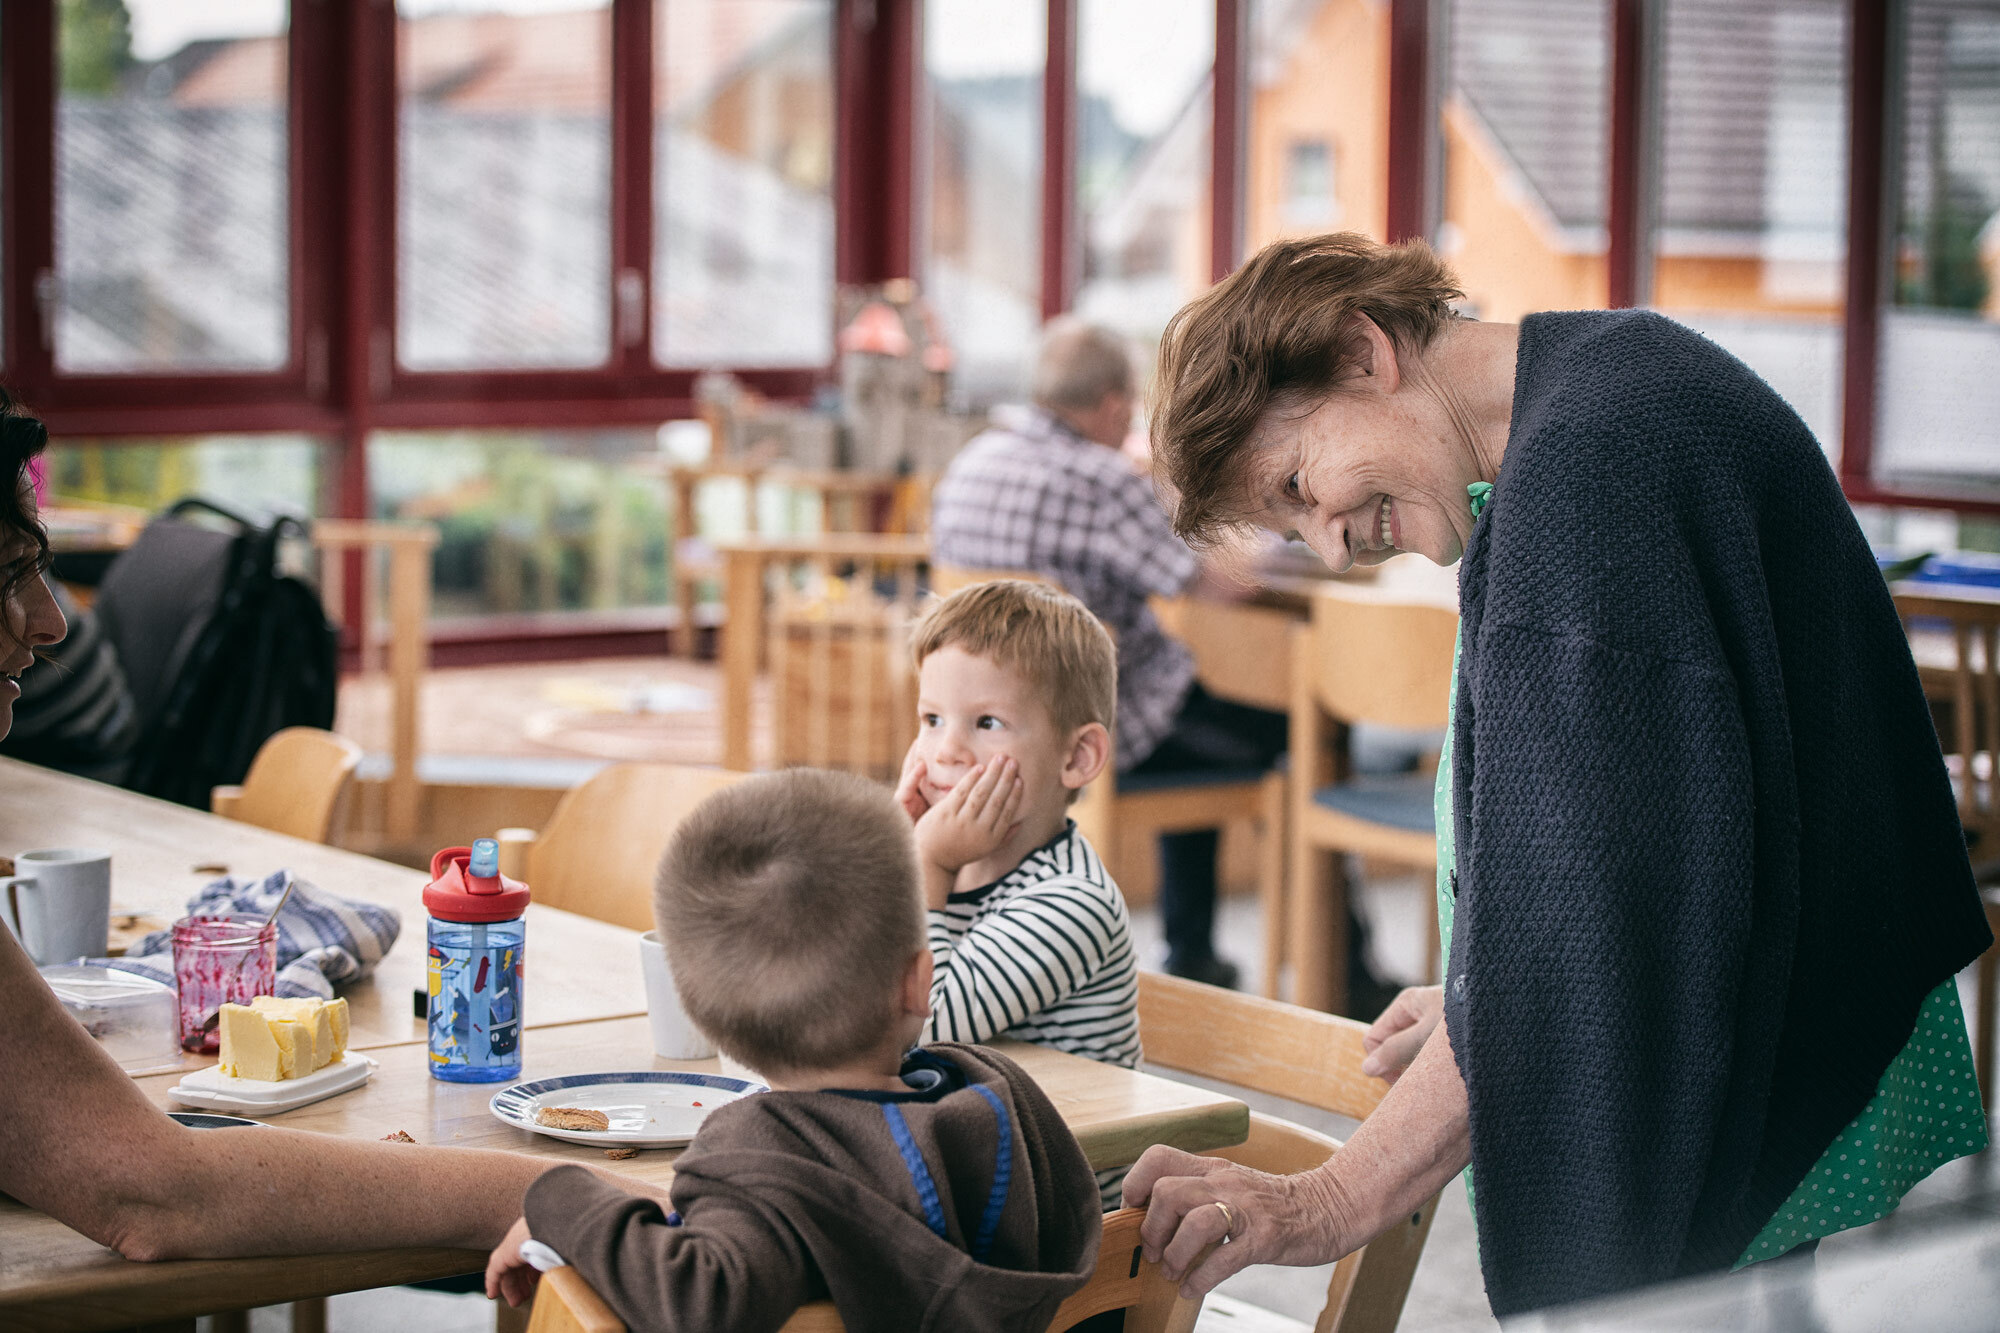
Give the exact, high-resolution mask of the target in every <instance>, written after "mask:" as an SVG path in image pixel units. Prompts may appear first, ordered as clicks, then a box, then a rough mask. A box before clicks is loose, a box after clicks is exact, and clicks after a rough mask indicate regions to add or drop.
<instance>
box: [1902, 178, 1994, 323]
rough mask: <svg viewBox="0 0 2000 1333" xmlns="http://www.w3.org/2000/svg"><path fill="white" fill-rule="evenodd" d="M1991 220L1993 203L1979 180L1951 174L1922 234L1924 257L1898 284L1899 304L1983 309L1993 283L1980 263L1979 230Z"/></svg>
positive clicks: (1945, 308)
mask: <svg viewBox="0 0 2000 1333" xmlns="http://www.w3.org/2000/svg"><path fill="white" fill-rule="evenodd" d="M1992 216H1993V205H1992V204H1991V203H1989V202H1987V199H1986V196H1985V194H1984V193H1983V192H1981V190H1980V188H1979V186H1978V185H1977V184H1976V183H1975V182H1973V181H1972V180H1970V179H1968V178H1967V177H1965V176H1961V175H1958V174H1956V173H1953V174H1949V175H1947V176H1946V177H1945V178H1944V180H1943V182H1942V188H1940V189H1939V190H1938V192H1937V197H1936V199H1935V200H1934V206H1933V207H1932V209H1931V212H1930V216H1929V217H1927V218H1924V219H1923V221H1922V224H1921V230H1920V231H1919V232H1918V234H1919V235H1920V236H1921V238H1922V249H1921V259H1920V261H1919V263H1918V264H1917V266H1916V267H1915V268H1913V269H1910V270H1908V271H1906V272H1905V273H1904V274H1903V275H1902V280H1901V282H1900V283H1899V284H1898V291H1897V293H1896V299H1897V302H1898V304H1901V305H1914V306H1928V307H1929V308H1931V309H1933V310H1981V309H1984V308H1985V305H1986V297H1987V294H1988V291H1989V289H1990V282H1989V280H1988V278H1987V275H1986V266H1985V265H1984V264H1983V263H1981V262H1980V256H1979V232H1980V229H1981V228H1982V227H1984V226H1985V225H1986V220H1987V219H1988V218H1990V217H1992Z"/></svg>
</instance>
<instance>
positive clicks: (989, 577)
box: [931, 564, 1054, 597]
mask: <svg viewBox="0 0 2000 1333" xmlns="http://www.w3.org/2000/svg"><path fill="white" fill-rule="evenodd" d="M996 579H1019V580H1021V581H1022V582H1023V583H1052V582H1053V581H1054V580H1052V579H1050V578H1048V577H1047V576H1046V575H1043V574H1037V573H1035V572H1034V571H1033V570H1028V569H966V568H964V567H962V566H960V565H938V564H933V565H932V566H931V591H932V592H934V593H936V594H937V595H938V596H940V597H949V596H951V595H952V594H953V593H955V592H957V591H958V590H959V589H960V588H970V587H971V586H972V585H973V584H975V583H992V582H993V581H994V580H996Z"/></svg>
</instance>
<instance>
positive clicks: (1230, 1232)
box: [1214, 1199, 1236, 1245]
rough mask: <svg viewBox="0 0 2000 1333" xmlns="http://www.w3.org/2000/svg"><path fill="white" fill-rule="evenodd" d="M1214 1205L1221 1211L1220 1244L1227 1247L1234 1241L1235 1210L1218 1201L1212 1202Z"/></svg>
mask: <svg viewBox="0 0 2000 1333" xmlns="http://www.w3.org/2000/svg"><path fill="white" fill-rule="evenodd" d="M1214 1203H1215V1206H1216V1207H1217V1208H1220V1209H1221V1210H1222V1243H1223V1244H1224V1245H1227V1244H1228V1243H1229V1242H1230V1241H1232V1240H1234V1239H1236V1210H1235V1209H1234V1208H1231V1207H1230V1206H1229V1205H1228V1204H1226V1203H1224V1202H1223V1201H1222V1200H1220V1199H1216V1200H1214Z"/></svg>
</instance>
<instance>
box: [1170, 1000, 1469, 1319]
mask: <svg viewBox="0 0 2000 1333" xmlns="http://www.w3.org/2000/svg"><path fill="white" fill-rule="evenodd" d="M1366 1030H1367V1029H1366V1026H1365V1025H1364V1024H1361V1023H1357V1022H1355V1021H1354V1020H1353V1019H1351V1018H1340V1017H1337V1016H1335V1015H1332V1014H1324V1013H1320V1012H1317V1011H1315V1010H1311V1009H1302V1008H1299V1007H1298V1006H1297V1005H1290V1004H1282V1003H1279V1002H1278V1001H1276V1000H1267V999H1262V998H1259V997H1257V996H1251V995H1242V994H1238V993H1237V992H1235V991H1226V990H1221V989H1218V988H1217V987H1214V986H1204V985H1202V984H1201V983H1200V982H1195V981H1184V980H1182V979H1180V978H1178V977H1169V976H1163V975H1160V974H1158V973H1154V972H1142V973H1140V974H1139V1035H1140V1036H1141V1038H1143V1039H1144V1041H1145V1043H1146V1059H1147V1061H1148V1062H1149V1063H1151V1064H1156V1065H1161V1066H1163V1067H1165V1068H1167V1069H1173V1070H1178V1071H1181V1072H1183V1073H1188V1074H1193V1075H1196V1076H1197V1077H1200V1078H1207V1079H1214V1080H1216V1081H1218V1082H1222V1083H1229V1084H1233V1085H1235V1086H1237V1087H1242V1088H1252V1089H1255V1090H1256V1091H1258V1092H1264V1093H1269V1094H1270V1095H1272V1096H1274V1097H1284V1098H1288V1099H1289V1100H1291V1101H1295V1102H1303V1103H1305V1104H1306V1105H1308V1106H1313V1107H1317V1108H1319V1109H1320V1110H1323V1111H1331V1112H1333V1113H1334V1114H1336V1115H1344V1116H1347V1117H1349V1118H1350V1119H1354V1120H1365V1119H1367V1118H1368V1116H1369V1115H1370V1114H1372V1113H1373V1112H1374V1110H1375V1108H1376V1107H1377V1106H1378V1105H1380V1104H1381V1101H1382V1098H1383V1096H1384V1095H1385V1094H1386V1093H1387V1092H1388V1091H1389V1085H1388V1084H1387V1083H1385V1082H1383V1081H1382V1080H1381V1079H1377V1078H1370V1077H1368V1076H1367V1075H1365V1074H1363V1073H1362V1072H1361V1059H1362V1054H1363V1052H1362V1049H1361V1034H1362V1033H1363V1032H1365V1031H1366ZM1339 1150H1340V1141H1339V1140H1337V1139H1332V1138H1329V1137H1327V1136H1326V1135H1324V1134H1319V1133H1315V1132H1314V1131H1312V1130H1310V1129H1306V1128H1305V1127H1303V1126H1301V1125H1294V1124H1292V1123H1290V1122H1289V1121H1285V1120H1279V1119H1277V1118H1276V1117H1273V1116H1268V1115H1263V1114H1261V1113H1252V1115H1251V1117H1250V1137H1249V1138H1248V1139H1247V1140H1245V1141H1244V1142H1243V1143H1241V1144H1238V1145H1237V1146H1235V1147H1233V1148H1220V1149H1217V1150H1216V1151H1214V1152H1212V1153H1210V1154H1208V1155H1209V1156H1212V1157H1221V1158H1225V1159H1227V1160H1229V1161H1232V1162H1236V1163H1239V1164H1241V1165H1243V1166H1247V1167H1251V1168H1253V1169H1255V1170H1258V1171H1268V1172H1271V1173H1273V1174H1275V1175H1293V1174H1296V1173H1297V1172H1300V1171H1310V1170H1312V1169H1313V1168H1315V1167H1317V1166H1320V1165H1322V1164H1323V1163H1325V1162H1326V1160H1327V1159H1328V1158H1330V1157H1331V1156H1333V1154H1334V1153H1336V1152H1338V1151H1339ZM1436 1211H1437V1199H1436V1198H1435V1197H1433V1198H1431V1199H1430V1200H1429V1201H1427V1202H1426V1203H1425V1204H1424V1205H1423V1206H1422V1207H1421V1208H1419V1209H1417V1211H1416V1212H1415V1213H1413V1214H1412V1215H1411V1217H1410V1220H1409V1221H1408V1222H1398V1223H1397V1224H1396V1226H1395V1227H1394V1228H1393V1229H1391V1230H1389V1231H1386V1232H1384V1233H1383V1234H1382V1235H1380V1236H1377V1237H1376V1238H1375V1239H1374V1240H1372V1241H1370V1242H1369V1243H1368V1244H1367V1245H1365V1246H1363V1247H1362V1248H1361V1249H1359V1250H1356V1251H1355V1252H1354V1253H1353V1254H1350V1255H1348V1256H1347V1257H1346V1258H1344V1259H1342V1260H1341V1261H1340V1262H1339V1263H1338V1264H1335V1265H1334V1270H1333V1278H1332V1280H1331V1281H1330V1282H1329V1283H1328V1284H1327V1292H1326V1306H1325V1308H1324V1309H1323V1310H1321V1312H1320V1315H1319V1319H1318V1320H1317V1322H1315V1323H1314V1325H1313V1329H1314V1333H1391V1331H1392V1330H1393V1329H1394V1328H1395V1327H1396V1321H1397V1320H1398V1319H1399V1318H1400V1317H1401V1316H1402V1312H1403V1300H1404V1298H1405V1297H1406V1296H1407V1295H1408V1294H1409V1291H1410V1278H1411V1277H1412V1275H1414V1274H1415V1273H1416V1271H1417V1260H1418V1259H1419V1258H1420V1257H1421V1256H1422V1255H1423V1250H1424V1241H1425V1239H1426V1238H1428V1237H1429V1235H1430V1229H1431V1219H1432V1217H1433V1215H1434V1214H1435V1213H1436Z"/></svg>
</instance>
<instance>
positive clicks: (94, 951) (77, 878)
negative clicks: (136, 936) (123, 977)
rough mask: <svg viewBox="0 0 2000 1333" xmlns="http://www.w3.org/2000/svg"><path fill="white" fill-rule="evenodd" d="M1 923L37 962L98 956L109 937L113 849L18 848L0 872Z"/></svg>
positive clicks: (43, 962)
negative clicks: (8, 871)
mask: <svg viewBox="0 0 2000 1333" xmlns="http://www.w3.org/2000/svg"><path fill="white" fill-rule="evenodd" d="M0 921H5V922H6V923H7V927H8V929H10V930H12V931H13V932H14V937H15V938H16V939H18V940H20V941H21V947H22V948H24V949H26V950H27V951H28V957H30V958H32V959H34V960H35V966H37V967H48V966H51V965H53V964H56V963H67V962H69V961H70V960H71V959H72V958H98V957H102V956H103V954H104V951H105V949H106V947H107V946H108V945H109V943H110V940H111V853H109V852H94V851H88V850H85V849H83V848H78V847H57V848H51V849H49V850H46V851H38V852H22V853H21V854H20V855H19V856H17V857H15V858H14V873H13V874H12V875H6V876H0Z"/></svg>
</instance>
